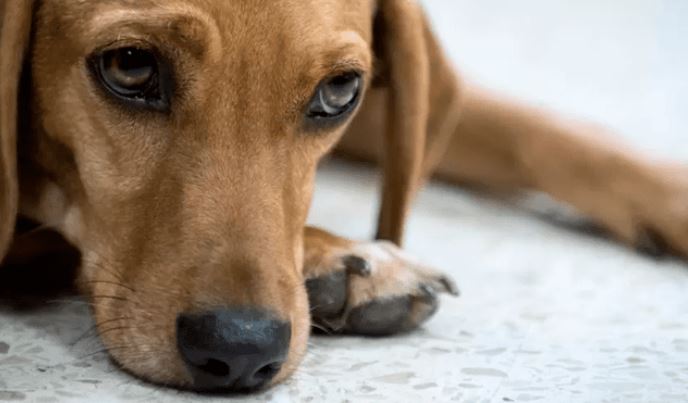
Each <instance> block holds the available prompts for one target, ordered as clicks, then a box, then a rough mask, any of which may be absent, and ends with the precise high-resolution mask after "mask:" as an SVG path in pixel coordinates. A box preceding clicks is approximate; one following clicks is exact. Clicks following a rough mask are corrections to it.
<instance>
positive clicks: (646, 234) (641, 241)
mask: <svg viewBox="0 0 688 403" xmlns="http://www.w3.org/2000/svg"><path fill="white" fill-rule="evenodd" d="M667 249H668V247H667V244H666V242H665V241H664V239H662V237H661V236H660V235H659V234H658V233H657V232H656V231H654V230H651V229H648V228H646V229H643V230H641V231H640V232H639V233H638V239H637V241H636V250H637V251H638V252H640V253H642V254H644V255H647V256H650V257H652V258H655V259H661V258H663V257H665V256H666V255H667Z"/></svg>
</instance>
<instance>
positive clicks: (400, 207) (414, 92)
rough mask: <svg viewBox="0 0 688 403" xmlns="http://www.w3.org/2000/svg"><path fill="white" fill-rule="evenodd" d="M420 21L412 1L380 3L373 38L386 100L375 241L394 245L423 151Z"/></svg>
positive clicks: (425, 92)
mask: <svg viewBox="0 0 688 403" xmlns="http://www.w3.org/2000/svg"><path fill="white" fill-rule="evenodd" d="M424 18H425V16H424V14H423V12H422V11H421V8H420V5H419V4H418V3H417V2H416V1H414V0H380V1H379V3H378V9H377V15H376V17H375V26H374V33H373V35H374V48H375V52H376V56H377V58H378V59H379V61H380V62H381V66H380V67H381V70H382V71H381V74H382V77H381V78H380V79H381V80H383V82H384V85H385V86H386V87H388V91H387V93H388V97H389V99H388V100H387V105H388V108H387V117H386V119H387V121H386V122H387V124H386V127H387V129H386V130H387V132H386V133H385V136H384V147H383V149H384V152H383V156H382V170H383V185H382V203H381V205H380V213H379V218H378V231H377V238H378V239H386V240H390V241H392V242H395V243H397V244H400V243H401V241H402V237H403V231H404V221H405V219H406V215H407V213H408V210H409V208H410V205H411V202H412V199H413V194H414V192H415V188H416V187H417V185H418V184H419V182H420V176H421V167H422V163H423V154H424V148H425V136H426V128H427V122H428V113H429V111H428V110H429V88H430V65H429V57H428V47H427V43H426V39H425V21H424Z"/></svg>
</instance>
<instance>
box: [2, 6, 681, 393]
mask: <svg viewBox="0 0 688 403" xmlns="http://www.w3.org/2000/svg"><path fill="white" fill-rule="evenodd" d="M425 3H426V4H427V5H428V6H429V11H430V14H431V17H432V18H433V20H434V21H435V22H436V23H437V31H438V32H439V33H440V34H441V36H442V38H443V39H444V40H445V43H446V47H447V49H448V50H449V52H450V53H451V55H452V56H453V57H454V59H455V60H456V62H457V64H458V65H460V66H461V68H462V70H463V71H464V72H465V73H466V74H467V75H469V76H470V77H474V78H476V79H477V80H479V81H480V82H481V83H485V84H488V85H491V86H492V87H494V88H497V89H502V90H504V91H506V92H508V93H510V94H512V95H516V96H521V97H522V98H525V99H528V100H530V101H533V102H538V103H541V104H543V105H547V106H549V107H551V108H553V109H557V110H562V111H567V112H569V113H571V114H574V115H579V116H585V117H590V118H593V119H596V120H598V121H601V122H606V123H608V124H609V125H610V126H612V127H614V128H617V129H619V130H621V131H622V132H623V133H625V136H626V137H627V139H628V141H631V142H633V143H634V144H635V145H636V146H637V147H639V148H642V149H645V150H647V151H650V152H655V153H657V154H658V155H662V156H667V157H673V158H676V159H680V160H683V161H688V134H687V133H686V130H687V129H688V40H687V38H688V28H686V27H687V25H685V23H684V21H686V19H687V18H688V2H685V1H683V0H665V1H653V0H623V1H621V0H619V1H612V0H609V1H599V0H579V1H576V2H566V3H564V2H561V1H559V2H551V1H548V0H522V1H519V2H509V1H505V0H501V1H500V0H481V1H480V2H477V1H471V0H458V1H457V0H427V1H425ZM376 183H377V179H376V176H375V174H374V172H371V171H368V170H366V169H361V168H351V167H349V166H345V165H340V164H328V165H327V166H326V167H325V168H324V170H323V173H322V175H321V176H320V178H319V182H318V191H317V194H316V198H315V205H314V209H313V213H312V222H313V223H316V224H319V225H322V226H324V227H327V228H330V229H332V230H334V231H336V232H338V233H341V234H343V235H349V236H353V237H360V238H365V237H366V236H368V235H369V234H370V233H371V231H372V217H373V214H374V205H375V199H376V197H377V196H376ZM408 247H409V249H410V250H411V251H412V252H413V253H415V254H416V255H418V256H419V257H421V258H423V259H424V260H426V261H428V262H432V263H434V264H435V265H437V266H439V267H442V268H444V269H445V270H447V271H449V272H451V273H453V275H454V276H455V277H456V279H457V281H458V283H459V285H460V287H461V289H462V291H463V296H462V297H461V298H460V299H450V298H445V299H444V300H443V306H442V309H441V310H440V312H439V313H438V314H437V316H436V317H435V318H434V319H433V320H432V321H431V322H430V323H428V324H427V325H426V326H425V327H424V329H422V330H421V331H418V332H416V333H414V334H411V335H408V336H404V337H397V338H393V339H372V340H371V339H359V338H321V337H319V338H314V339H313V340H312V342H311V349H310V352H309V354H308V356H307V358H306V360H305V363H304V365H303V366H302V368H301V370H300V371H299V373H298V374H297V376H296V377H295V378H294V379H292V380H291V381H289V382H288V383H286V384H284V385H281V386H279V387H277V388H275V389H273V390H271V391H269V392H267V393H266V394H263V395H259V396H255V397H253V398H251V399H252V400H256V401H263V400H271V401H280V402H281V401H293V402H300V401H313V402H321V401H327V402H340V401H353V402H358V401H377V400H387V401H391V402H406V401H408V402H428V401H451V400H456V401H464V402H510V401H516V402H535V401H539V402H658V403H659V402H685V401H688V265H686V264H685V263H682V262H679V261H673V260H665V261H660V262H657V261H653V260H650V259H647V258H644V257H641V256H638V255H636V254H634V253H633V252H631V251H628V250H626V249H624V248H622V247H620V246H618V245H616V244H614V243H612V242H609V241H606V240H601V239H599V238H595V237H591V236H587V235H584V234H581V233H575V232H573V231H568V230H566V229H563V228H561V227H558V226H555V225H552V224H551V223H548V222H547V220H543V219H541V218H538V216H535V215H534V214H532V213H529V212H527V211H523V210H517V209H513V208H509V207H507V206H505V205H502V204H500V203H497V202H494V201H490V200H487V199H483V198H481V197H479V196H476V195H472V194H469V193H466V192H462V191H459V190H456V189H453V188H450V187H446V186H443V185H433V186H431V187H430V189H428V190H427V191H426V192H425V193H424V194H423V195H422V196H421V198H420V201H419V203H418V205H417V208H416V210H415V213H414V216H413V219H412V221H411V225H410V228H409V237H408ZM89 326H91V321H90V318H89V316H88V313H87V310H86V308H85V307H84V306H83V305H81V304H79V303H69V304H63V305H59V306H55V307H50V308H46V309H44V310H40V311H38V312H33V313H30V314H20V313H15V312H10V311H9V310H7V309H4V308H3V307H1V306H0V402H3V401H14V400H16V401H37V402H52V401H85V402H89V401H99V402H100V401H102V402H108V401H139V402H150V401H165V402H171V401H177V400H178V401H203V400H206V399H211V400H212V399H213V398H208V397H199V396H195V395H193V394H186V393H179V392H175V391H170V390H164V389H160V388H156V387H152V386H149V385H145V384H142V383H140V382H138V381H136V380H133V379H132V378H130V377H128V376H126V375H123V374H122V373H120V372H119V371H118V370H116V369H114V368H112V367H111V365H110V364H109V363H108V362H107V360H105V359H104V357H103V356H102V355H95V356H87V355H88V353H89V352H92V351H97V350H98V346H97V344H95V343H94V342H93V341H86V342H82V343H79V344H77V346H76V347H72V346H71V344H72V343H73V342H74V341H75V340H76V338H77V337H78V336H79V335H80V334H82V333H83V332H84V331H85V330H87V329H88V328H89Z"/></svg>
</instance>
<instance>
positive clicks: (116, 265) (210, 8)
mask: <svg viewBox="0 0 688 403" xmlns="http://www.w3.org/2000/svg"><path fill="white" fill-rule="evenodd" d="M0 18H1V20H0V21H1V23H2V26H1V27H0V29H1V30H0V51H1V52H2V53H1V56H0V170H1V171H0V192H1V194H2V196H1V197H0V220H1V221H0V257H1V256H2V255H3V254H4V253H6V252H7V249H8V248H9V245H10V243H11V238H12V231H13V227H14V225H13V223H14V220H15V216H16V215H17V214H20V213H21V214H26V215H28V216H30V217H31V218H34V219H37V220H39V221H41V222H43V223H44V224H46V225H49V226H51V227H53V228H55V229H57V230H58V231H60V232H61V233H62V234H63V235H64V236H65V237H66V238H67V239H68V240H70V241H71V242H72V243H74V244H75V245H76V246H77V247H78V248H79V249H80V250H81V252H82V256H83V264H82V268H81V271H80V277H79V284H80V285H81V287H82V288H83V289H84V291H85V293H86V294H87V295H88V296H89V297H90V298H91V300H92V302H93V307H94V315H95V319H96V321H97V324H98V330H99V333H100V335H101V338H102V340H103V342H104V343H105V345H106V347H107V348H108V350H109V352H110V354H111V356H112V357H113V358H114V359H115V360H116V361H117V362H118V363H120V364H121V365H122V366H123V367H124V368H125V369H126V370H128V371H130V372H132V373H134V374H136V375H138V376H141V377H143V378H145V379H148V380H151V381H154V382H160V383H164V384H172V385H178V386H182V387H192V388H197V389H215V388H220V389H252V388H256V387H260V386H263V385H266V384H269V383H271V382H278V381H279V380H282V379H284V378H285V377H286V376H288V375H289V374H290V373H291V372H292V371H293V370H294V368H295V367H296V365H297V363H298V362H299V360H300V358H301V356H302V355H303V352H304V350H305V347H306V340H307V336H308V333H309V314H308V306H307V298H306V293H305V287H304V285H303V281H304V280H303V278H302V273H301V265H302V256H303V227H304V224H305V220H306V215H307V211H308V207H309V204H310V198H311V193H312V186H313V177H314V174H315V169H316V165H317V163H318V161H319V159H320V158H321V157H322V156H323V155H324V154H325V153H326V152H327V151H328V150H330V149H331V148H332V147H333V145H334V144H335V143H336V142H337V140H338V139H339V138H340V137H341V136H342V134H343V133H344V131H345V129H346V127H347V125H348V123H349V122H350V120H351V119H353V116H354V115H355V113H356V111H357V109H358V108H359V105H360V104H361V101H362V98H363V97H364V95H365V92H366V90H367V89H368V88H369V87H370V86H371V84H372V81H373V78H374V74H375V72H374V70H376V67H377V70H378V71H383V72H384V77H383V78H382V80H381V82H383V85H389V87H390V89H391V91H390V99H389V101H390V105H391V107H390V109H391V112H392V113H391V114H390V117H393V119H390V127H391V131H390V133H391V134H393V135H388V136H387V138H388V140H387V141H388V145H389V148H390V149H391V150H392V154H390V156H389V158H387V160H386V170H387V172H388V173H393V175H390V174H388V175H387V180H386V182H385V183H386V186H385V189H386V194H385V203H386V204H387V205H392V207H390V208H387V209H386V210H385V211H388V213H386V214H389V215H388V216H385V215H383V216H382V217H381V225H382V226H381V228H382V229H381V231H382V235H385V234H386V236H387V237H390V238H399V236H400V233H401V231H400V227H401V226H400V223H401V222H402V219H403V214H404V212H405V208H406V207H405V206H406V204H407V201H408V196H407V193H408V189H409V188H411V187H412V186H414V185H415V181H416V180H417V174H418V170H419V164H420V153H421V152H422V148H423V144H422V133H423V130H424V129H425V124H426V121H425V118H426V115H427V110H426V109H427V105H426V104H427V96H428V94H427V92H428V88H427V87H428V77H427V76H428V61H427V55H426V54H425V52H426V49H425V42H424V38H423V37H424V35H426V33H425V32H424V27H423V22H422V15H421V13H420V11H419V9H418V5H417V4H415V2H412V1H407V0H379V1H375V0H346V1H344V0H332V1H254V0H245V1H244V0H242V1H208V0H169V1H153V0H137V1H130V0H106V1H97V2H96V1H73V0H41V1H37V2H32V1H28V0H5V1H2V2H0ZM380 66H382V68H380ZM381 118H383V117H381Z"/></svg>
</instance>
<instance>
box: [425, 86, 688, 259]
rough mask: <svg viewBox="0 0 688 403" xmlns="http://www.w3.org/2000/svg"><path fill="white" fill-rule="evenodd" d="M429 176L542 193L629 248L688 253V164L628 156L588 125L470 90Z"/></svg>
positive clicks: (617, 145) (605, 135)
mask: <svg viewBox="0 0 688 403" xmlns="http://www.w3.org/2000/svg"><path fill="white" fill-rule="evenodd" d="M435 173H436V174H438V175H441V176H442V177H444V178H449V179H450V180H454V181H457V182H461V183H470V184H474V185H479V186H484V187H488V188H496V189H506V190H514V189H532V190H538V191H543V192H546V193H548V194H549V195H551V196H552V197H553V198H555V199H557V200H560V201H562V202H565V203H568V204H570V205H572V206H573V207H575V208H576V209H577V210H579V211H580V212H582V213H583V214H585V215H587V216H589V217H590V218H592V219H594V220H595V221H596V222H597V223H599V224H601V225H603V226H604V227H605V228H607V229H608V230H609V231H610V232H611V233H612V234H613V235H614V236H616V237H617V238H618V239H620V240H621V241H623V242H625V243H627V244H629V245H632V246H634V247H640V248H643V247H645V246H652V245H647V243H648V241H652V240H654V241H657V240H659V241H660V242H659V243H660V244H665V245H667V246H668V247H669V248H670V249H671V250H672V251H674V252H678V253H680V254H682V255H684V256H688V167H685V166H684V167H679V166H678V165H670V164H666V163H661V162H657V161H653V160H651V159H649V158H647V157H645V156H642V155H640V153H636V152H632V151H629V150H628V149H627V148H626V147H624V146H623V145H619V144H615V143H613V142H612V141H611V140H610V136H608V134H607V133H605V130H604V129H603V128H601V127H598V126H594V125H592V124H586V123H580V122H574V121H570V120H565V119H562V118H558V117H556V116H553V115H551V114H549V113H547V112H544V111H541V110H538V109H535V108H529V107H525V106H521V105H518V104H516V103H511V102H507V101H504V100H503V98H501V97H497V96H493V95H491V94H489V93H488V92H486V91H482V90H474V89H469V90H468V91H467V92H466V96H465V102H464V105H463V110H462V117H461V123H460V125H459V127H458V129H457V131H456V133H455V134H454V136H453V138H452V140H451V141H450V144H449V147H448V149H447V152H446V154H445V156H444V157H443V159H442V161H441V162H440V163H439V165H438V167H437V168H436V169H435ZM653 243H657V242H653Z"/></svg>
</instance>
